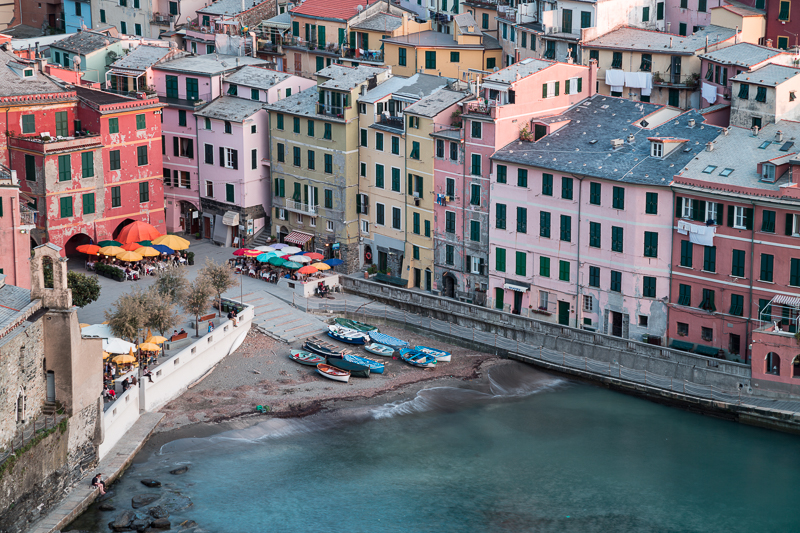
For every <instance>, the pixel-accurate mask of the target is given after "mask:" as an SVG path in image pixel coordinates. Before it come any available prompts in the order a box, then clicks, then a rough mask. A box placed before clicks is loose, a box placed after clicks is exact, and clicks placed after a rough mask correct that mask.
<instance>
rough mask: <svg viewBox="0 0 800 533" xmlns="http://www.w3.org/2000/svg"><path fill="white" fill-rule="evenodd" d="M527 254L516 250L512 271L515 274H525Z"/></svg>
mask: <svg viewBox="0 0 800 533" xmlns="http://www.w3.org/2000/svg"><path fill="white" fill-rule="evenodd" d="M527 266H528V254H526V253H525V252H517V261H516V269H515V270H514V273H515V274H516V275H517V276H527V275H528V274H527Z"/></svg>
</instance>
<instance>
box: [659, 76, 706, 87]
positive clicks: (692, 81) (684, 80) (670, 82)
mask: <svg viewBox="0 0 800 533" xmlns="http://www.w3.org/2000/svg"><path fill="white" fill-rule="evenodd" d="M699 83H700V75H699V74H698V73H693V74H685V75H680V74H672V73H670V72H664V73H662V72H653V85H661V86H673V87H686V88H695V87H697V85H698V84H699Z"/></svg>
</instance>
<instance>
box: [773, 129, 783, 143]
mask: <svg viewBox="0 0 800 533" xmlns="http://www.w3.org/2000/svg"><path fill="white" fill-rule="evenodd" d="M775 142H776V143H779V142H783V132H782V131H781V130H778V131H777V132H775Z"/></svg>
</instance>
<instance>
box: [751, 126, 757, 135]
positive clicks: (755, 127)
mask: <svg viewBox="0 0 800 533" xmlns="http://www.w3.org/2000/svg"><path fill="white" fill-rule="evenodd" d="M751 129H752V131H753V137H758V126H753V127H752V128H751Z"/></svg>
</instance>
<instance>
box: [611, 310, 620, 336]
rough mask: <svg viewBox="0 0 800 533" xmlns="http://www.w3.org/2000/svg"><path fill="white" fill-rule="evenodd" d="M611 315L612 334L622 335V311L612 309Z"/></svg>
mask: <svg viewBox="0 0 800 533" xmlns="http://www.w3.org/2000/svg"><path fill="white" fill-rule="evenodd" d="M609 315H610V317H609V318H610V320H611V334H612V335H613V336H615V337H622V313H617V312H616V311H611V312H610V313H609Z"/></svg>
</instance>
